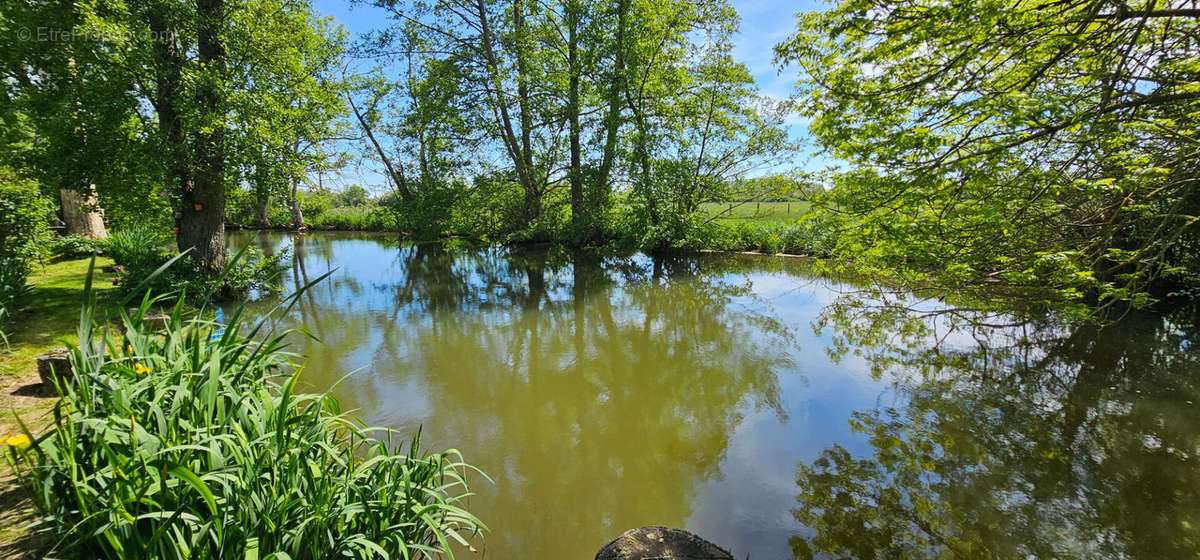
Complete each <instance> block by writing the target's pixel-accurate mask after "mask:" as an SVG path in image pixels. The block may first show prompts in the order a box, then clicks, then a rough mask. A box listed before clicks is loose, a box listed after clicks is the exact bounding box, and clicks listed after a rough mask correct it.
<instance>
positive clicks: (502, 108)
mask: <svg viewBox="0 0 1200 560" xmlns="http://www.w3.org/2000/svg"><path fill="white" fill-rule="evenodd" d="M514 5H515V4H514ZM475 9H476V10H477V11H478V12H479V43H480V48H481V49H482V50H483V57H484V62H485V63H486V65H487V70H488V78H489V81H490V83H488V84H487V85H486V87H487V92H488V96H489V97H490V98H491V100H492V104H493V106H492V112H493V114H494V115H495V119H496V123H497V125H498V126H499V128H500V133H501V134H500V137H501V139H502V140H504V149H505V151H506V152H508V157H509V158H510V159H512V162H513V167H514V168H515V170H516V172H517V181H519V182H520V183H521V187H522V188H523V189H524V190H525V193H526V196H528V194H529V193H530V192H531V191H532V190H533V182H534V178H533V176H532V170H531V169H530V168H527V167H526V166H525V161H526V157H525V152H524V150H523V148H522V143H521V142H518V140H517V134H516V129H515V128H514V127H513V123H512V117H511V116H510V114H509V110H508V96H507V95H506V94H505V93H504V77H503V76H501V75H500V61H499V60H498V57H497V56H496V45H495V42H496V41H495V37H494V36H493V35H492V27H491V23H490V21H489V19H488V13H487V4H486V3H485V2H484V0H475ZM530 161H532V158H530Z"/></svg>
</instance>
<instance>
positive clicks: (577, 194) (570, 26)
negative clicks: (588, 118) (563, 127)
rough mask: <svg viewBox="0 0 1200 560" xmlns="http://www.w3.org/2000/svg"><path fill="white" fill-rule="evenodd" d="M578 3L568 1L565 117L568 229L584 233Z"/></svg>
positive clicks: (578, 233) (577, 233)
mask: <svg viewBox="0 0 1200 560" xmlns="http://www.w3.org/2000/svg"><path fill="white" fill-rule="evenodd" d="M579 12H580V6H579V3H578V2H577V1H575V0H571V1H570V2H568V3H567V72H568V73H569V74H570V76H569V78H568V82H569V85H568V88H567V118H568V119H569V120H570V132H569V134H570V136H571V139H570V143H571V170H570V179H571V229H573V230H575V234H576V235H580V234H584V237H588V236H587V235H586V232H584V231H583V229H584V227H585V225H584V220H585V219H586V217H587V216H586V215H585V212H586V211H585V210H584V208H583V164H582V156H581V154H580V150H581V148H580V145H579V135H580V126H579V74H580V72H581V70H580V68H579V18H580V14H579Z"/></svg>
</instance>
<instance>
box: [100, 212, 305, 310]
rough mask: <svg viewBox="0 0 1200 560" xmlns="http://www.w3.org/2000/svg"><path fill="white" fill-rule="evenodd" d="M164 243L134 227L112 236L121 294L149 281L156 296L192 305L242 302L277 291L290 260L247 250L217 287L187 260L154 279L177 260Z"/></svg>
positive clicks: (233, 261) (150, 232) (232, 261)
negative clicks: (185, 300) (211, 299)
mask: <svg viewBox="0 0 1200 560" xmlns="http://www.w3.org/2000/svg"><path fill="white" fill-rule="evenodd" d="M165 243H166V238H165V237H164V236H162V235H160V234H158V233H156V232H155V231H154V230H152V229H150V228H139V227H133V228H128V229H124V230H121V231H118V232H115V233H113V234H112V235H111V236H109V238H108V251H109V254H110V256H112V259H113V261H115V262H116V263H117V264H119V265H121V266H123V267H124V268H125V270H124V271H123V272H122V273H121V275H120V278H119V280H118V282H119V284H120V285H121V293H123V294H126V295H128V294H129V293H130V292H131V291H132V290H134V289H137V288H138V286H140V285H141V284H142V281H143V280H146V279H150V280H149V283H148V284H147V285H146V286H144V287H145V288H148V289H150V291H152V292H154V293H155V294H156V295H166V294H172V295H175V294H186V295H187V296H188V298H190V299H191V300H192V301H193V302H198V301H203V300H205V299H208V298H209V297H216V298H218V299H224V300H230V299H241V298H244V297H246V296H247V295H248V294H250V293H251V292H252V291H260V292H273V291H275V290H276V289H277V288H278V287H279V285H280V284H279V281H278V280H279V274H280V272H281V271H282V269H283V267H284V262H285V261H286V259H287V254H286V253H281V254H279V255H274V256H270V257H267V256H264V255H263V253H262V251H261V250H259V249H258V248H257V247H254V246H252V245H251V246H247V247H246V250H245V251H244V253H243V254H242V255H241V256H240V258H236V259H235V258H232V257H231V258H230V261H229V266H228V268H227V269H226V273H225V276H224V277H223V278H221V283H220V284H219V285H214V284H213V283H212V282H211V281H209V280H208V279H207V278H205V276H204V275H203V274H201V273H200V272H199V271H198V270H197V269H196V267H195V266H194V265H192V263H191V262H190V261H188V260H187V259H181V262H179V263H177V264H175V265H173V266H172V267H170V268H169V269H167V270H165V271H163V272H162V273H161V274H157V275H155V274H154V272H155V271H156V270H158V269H159V268H160V267H162V266H163V265H164V264H166V262H167V261H169V260H171V258H172V257H173V256H174V255H173V254H172V253H170V252H168V251H167V249H166V247H165Z"/></svg>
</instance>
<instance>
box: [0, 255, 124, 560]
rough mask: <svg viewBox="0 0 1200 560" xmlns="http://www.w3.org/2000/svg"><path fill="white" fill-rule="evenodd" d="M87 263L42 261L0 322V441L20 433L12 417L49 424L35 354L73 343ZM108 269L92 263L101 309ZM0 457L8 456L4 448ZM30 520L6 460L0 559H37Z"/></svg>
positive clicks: (103, 261) (49, 400)
mask: <svg viewBox="0 0 1200 560" xmlns="http://www.w3.org/2000/svg"><path fill="white" fill-rule="evenodd" d="M89 261H90V259H79V260H70V261H60V262H51V261H46V265H45V266H44V267H41V266H35V267H34V271H33V274H32V275H31V276H30V277H29V284H30V290H29V292H28V293H27V294H26V295H25V296H24V297H23V298H21V300H20V301H18V302H17V303H16V305H15V306H14V307H15V309H14V312H13V315H12V317H10V318H9V319H8V320H7V321H6V322H5V324H4V330H5V333H6V334H7V335H8V347H7V348H6V347H5V346H4V343H3V342H2V341H0V439H3V438H7V437H8V436H11V435H15V434H17V433H19V431H18V430H19V428H18V426H17V423H16V420H15V419H14V417H13V416H14V414H15V415H18V416H20V417H21V420H22V421H24V422H25V423H26V425H29V426H30V428H31V429H33V430H35V431H36V430H37V429H38V428H37V426H45V425H46V424H47V423H48V422H49V419H48V418H47V415H46V414H45V413H46V412H47V411H48V410H50V408H51V406H52V405H53V404H54V398H53V396H52V394H51V393H52V391H50V392H48V391H46V390H45V388H43V387H41V386H40V382H41V380H40V379H39V378H38V374H37V361H36V360H37V356H38V354H41V353H43V352H45V351H47V350H50V349H52V348H56V347H60V346H63V343H62V341H63V340H69V341H72V342H74V341H75V340H76V336H75V331H76V328H77V327H78V325H79V307H80V303H81V302H82V301H83V281H84V277H85V276H87V269H88V262H89ZM110 264H112V261H111V260H109V259H107V258H98V259H96V275H95V279H94V280H93V287H94V289H95V290H96V294H97V298H98V299H99V300H100V303H101V305H103V303H104V300H106V299H109V298H110V297H111V295H112V293H113V292H112V289H113V285H112V281H113V278H114V277H115V275H113V274H109V273H105V272H101V271H100V267H101V266H106V265H110ZM0 452H4V453H7V449H5V445H4V444H3V443H0ZM34 518H35V517H34V511H33V507H32V504H31V503H30V501H29V499H28V498H26V496H25V491H24V490H23V489H22V488H20V487H19V486H17V484H16V480H15V479H14V478H13V476H12V473H11V472H9V466H8V461H7V460H0V560H17V559H22V560H23V559H26V558H28V559H33V558H40V557H41V556H40V554H39V544H38V543H37V542H36V541H34V540H31V532H30V531H29V529H28V526H29V523H30V522H32V521H33V520H34Z"/></svg>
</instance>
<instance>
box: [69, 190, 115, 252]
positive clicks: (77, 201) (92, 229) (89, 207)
mask: <svg viewBox="0 0 1200 560" xmlns="http://www.w3.org/2000/svg"><path fill="white" fill-rule="evenodd" d="M85 195H86V196H85ZM59 198H60V199H61V200H62V211H63V223H65V224H66V225H67V234H68V235H71V234H80V235H86V236H88V237H95V238H96V239H104V238H106V237H108V230H107V229H105V228H104V211H103V210H101V209H100V205H99V204H98V203H97V201H96V186H95V185H89V186H88V188H87V192H86V193H84V194H80V193H79V192H76V191H74V190H71V189H60V190H59Z"/></svg>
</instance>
